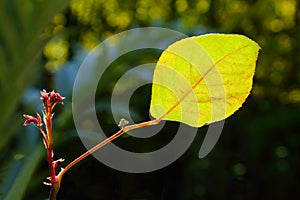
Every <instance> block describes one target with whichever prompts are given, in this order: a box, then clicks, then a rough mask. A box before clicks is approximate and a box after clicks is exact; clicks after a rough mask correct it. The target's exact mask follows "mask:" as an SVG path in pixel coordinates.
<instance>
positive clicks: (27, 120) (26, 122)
mask: <svg viewBox="0 0 300 200" xmlns="http://www.w3.org/2000/svg"><path fill="white" fill-rule="evenodd" d="M23 116H24V117H25V118H26V120H25V122H24V126H27V125H28V124H30V123H31V122H33V123H35V124H39V120H38V119H37V118H35V117H33V116H31V115H25V114H24V115H23Z"/></svg>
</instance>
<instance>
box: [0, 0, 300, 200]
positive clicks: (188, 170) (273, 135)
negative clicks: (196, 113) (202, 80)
mask: <svg viewBox="0 0 300 200" xmlns="http://www.w3.org/2000/svg"><path fill="white" fill-rule="evenodd" d="M299 7H300V5H299V3H298V1H296V0H282V1H278V0H259V1H258V0H249V1H243V0H199V1H192V0H137V1H133V0H122V1H121V0H119V1H118V0H106V1H105V0H92V1H87V0H73V1H59V0H53V1H45V0H31V1H21V0H3V1H1V2H0V44H1V46H0V111H1V112H0V138H1V139H0V150H1V151H0V160H1V165H0V192H1V193H0V199H1V198H3V199H13V200H16V199H44V198H46V197H47V196H48V192H49V188H48V187H47V186H44V185H43V184H42V182H43V181H45V178H46V177H47V176H48V171H47V163H46V159H45V150H44V149H43V147H42V141H41V137H40V134H39V133H38V131H37V129H36V128H35V127H34V126H29V127H26V128H25V127H23V126H22V124H23V121H24V119H23V117H22V114H23V113H28V114H34V112H35V111H40V110H41V102H40V100H39V90H41V89H47V90H52V89H53V88H54V89H55V90H56V91H57V92H60V93H61V94H62V95H63V96H66V101H65V106H57V108H56V113H55V122H54V127H55V130H54V134H55V143H56V145H55V158H60V157H63V158H65V159H66V161H65V163H68V162H70V161H72V159H74V158H76V157H77V156H78V155H80V154H81V153H82V152H84V151H85V148H84V147H83V145H82V143H81V142H80V140H79V138H78V136H77V133H76V130H75V127H74V124H73V119H72V108H71V92H72V84H73V82H72V81H73V79H74V76H75V74H76V71H77V69H78V67H79V65H80V63H81V62H82V60H83V59H84V57H85V56H86V55H87V54H88V52H89V51H91V50H92V49H93V48H94V47H96V45H97V44H99V43H100V42H101V41H103V40H104V39H106V38H108V37H109V36H112V35H114V34H116V33H119V32H122V31H124V30H128V29H131V28H137V27H145V26H156V27H164V28H170V29H173V30H177V31H180V32H182V33H184V34H187V35H189V36H193V35H199V34H203V33H210V32H218V33H219V32H221V33H239V34H244V35H246V36H248V37H250V38H252V39H254V40H255V41H257V42H258V43H259V45H260V46H261V47H262V51H261V52H260V55H259V59H258V65H257V70H256V74H255V78H254V87H253V90H252V92H251V95H250V96H249V98H248V99H247V101H246V102H245V103H244V105H243V107H242V108H241V109H240V110H239V111H238V112H236V113H235V114H234V115H233V116H231V117H230V118H228V119H227V120H226V122H225V127H224V130H223V132H222V135H221V137H220V139H219V141H218V143H217V145H216V146H215V147H214V149H213V150H212V151H211V152H210V154H209V155H208V156H206V157H205V158H203V159H199V158H198V157H197V155H198V151H199V148H200V145H201V143H202V141H203V137H204V135H205V133H206V129H207V127H202V128H200V129H199V131H198V132H199V133H198V135H197V137H196V139H195V140H194V142H193V144H192V146H191V147H190V148H189V149H188V151H187V152H185V154H184V155H183V156H182V157H181V158H180V159H178V160H177V161H176V162H174V163H173V164H171V165H169V166H168V167H166V168H163V169H161V170H158V171H155V172H150V173H144V174H130V173H124V172H119V171H116V170H113V169H111V168H109V167H106V166H104V165H103V164H101V163H100V162H98V161H97V160H96V159H94V158H93V157H89V158H87V159H86V160H84V161H82V162H81V163H79V164H78V165H76V166H75V167H74V168H72V169H71V170H70V171H69V172H68V173H67V174H66V175H65V177H64V178H63V181H62V187H61V189H60V192H59V195H58V199H299V196H300V192H299V188H300V183H299V179H300V172H299V169H300V158H299V154H298V153H299V152H300V136H299V134H300V131H299V128H300V123H299V122H300V117H299V110H300V87H299V83H300V70H299V65H300V44H299V40H300V34H299V33H300V26H299V22H300V9H299ZM145 39H146V38H145ZM160 53H161V52H159V51H155V50H144V51H140V52H133V53H130V54H128V55H125V56H123V57H122V58H120V59H118V60H117V61H116V62H114V63H113V64H112V65H111V66H110V68H109V70H111V72H107V75H106V76H105V77H104V78H103V80H101V83H104V85H105V87H103V85H102V86H101V87H98V90H97V97H96V100H97V105H98V109H97V114H98V115H99V116H101V122H100V123H101V124H102V125H103V126H104V129H105V131H106V132H107V135H111V134H113V133H114V132H115V131H116V130H118V127H117V125H115V124H114V123H115V122H114V121H113V118H112V115H111V111H110V109H109V106H110V104H109V102H110V95H111V93H112V89H113V86H114V83H115V82H117V81H118V78H119V77H120V76H121V75H122V74H124V73H125V72H126V71H127V70H129V69H130V68H131V67H133V66H137V65H139V64H145V63H148V62H156V61H157V59H158V57H159V55H160ZM150 94H151V86H150V85H148V86H144V87H142V88H140V89H139V90H137V91H136V92H135V94H134V98H132V99H133V100H132V101H131V103H130V109H131V112H132V115H133V116H134V117H133V118H134V120H135V121H136V122H142V121H145V120H148V119H149V117H148V116H149V114H148V110H149V103H150ZM177 127H178V124H177V123H174V122H168V123H167V126H166V127H165V129H164V130H163V131H162V132H161V133H160V134H159V135H158V136H155V137H154V138H149V139H136V138H133V137H129V136H124V137H121V138H119V139H118V140H117V141H116V143H117V144H118V145H120V146H122V147H123V148H127V149H131V150H132V151H137V152H143V151H147V150H149V149H155V147H157V146H159V145H163V144H166V143H167V142H168V141H170V140H172V137H173V136H174V132H175V131H176V128H177ZM172 134H173V135H172ZM187 134H188V133H187ZM65 163H64V164H62V166H65Z"/></svg>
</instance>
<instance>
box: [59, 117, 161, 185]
mask: <svg viewBox="0 0 300 200" xmlns="http://www.w3.org/2000/svg"><path fill="white" fill-rule="evenodd" d="M161 120H162V119H161V118H159V119H155V120H152V121H147V122H142V123H139V124H134V125H130V126H125V127H124V128H122V129H121V130H119V131H118V132H116V133H115V134H113V135H112V136H110V137H109V138H106V139H105V140H103V141H102V142H100V143H99V144H97V145H96V146H94V147H93V148H91V149H89V150H88V151H86V152H85V153H84V154H82V155H81V156H79V157H78V158H76V159H75V160H73V161H72V162H71V163H69V164H68V165H67V166H66V167H65V168H64V169H63V170H62V171H61V172H60V173H59V174H58V176H57V179H58V180H59V181H60V180H61V178H62V176H63V175H64V174H65V173H66V172H67V171H68V170H69V169H70V168H71V167H73V166H74V165H75V164H77V163H78V162H80V161H81V160H83V159H84V158H86V157H88V156H89V155H91V154H92V153H94V152H95V151H97V150H99V149H100V148H102V147H103V146H105V145H106V144H108V143H110V142H111V141H113V140H114V139H116V138H118V137H120V136H121V135H123V134H124V133H125V132H127V131H130V130H133V129H137V128H141V127H146V126H152V125H156V124H158V123H159V122H160V121H161Z"/></svg>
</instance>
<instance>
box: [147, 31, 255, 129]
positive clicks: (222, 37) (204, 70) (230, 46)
mask: <svg viewBox="0 0 300 200" xmlns="http://www.w3.org/2000/svg"><path fill="white" fill-rule="evenodd" d="M259 49H260V47H259V46H258V44H257V43H256V42H254V41H253V40H251V39H249V38H247V37H245V36H242V35H236V34H207V35H203V36H197V37H191V38H186V39H183V40H180V41H177V42H175V43H173V44H172V45H170V46H169V47H168V48H167V49H166V50H165V51H164V52H163V53H162V55H161V57H160V58H159V61H158V63H157V65H156V67H155V71H154V76H153V86H152V97H151V105H150V113H151V115H152V116H153V117H155V118H156V119H162V120H171V121H178V122H183V123H186V124H188V125H191V126H195V127H200V126H202V125H204V124H206V123H211V122H214V121H219V120H222V119H225V118H227V117H228V116H230V115H232V114H233V113H234V112H235V111H236V110H238V109H239V108H240V107H241V106H242V104H243V102H244V101H245V100H246V98H247V96H248V95H249V93H250V90H251V88H252V79H253V75H254V72H255V66H256V60H257V56H258V51H259Z"/></svg>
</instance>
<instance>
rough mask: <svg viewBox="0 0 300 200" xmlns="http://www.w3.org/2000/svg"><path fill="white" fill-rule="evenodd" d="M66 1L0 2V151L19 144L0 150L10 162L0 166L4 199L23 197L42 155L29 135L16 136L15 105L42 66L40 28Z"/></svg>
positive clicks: (42, 41) (45, 36)
mask: <svg viewBox="0 0 300 200" xmlns="http://www.w3.org/2000/svg"><path fill="white" fill-rule="evenodd" d="M67 3H68V2H67V1H63V2H61V1H19V0H15V1H6V0H5V1H1V3H0V25H1V27H2V28H1V32H0V37H1V39H0V44H1V46H0V56H1V58H0V66H1V67H0V76H1V78H0V81H1V85H0V96H1V104H0V110H1V115H0V137H1V140H0V151H1V152H6V149H9V148H11V145H12V144H13V143H16V144H18V145H20V146H18V147H17V148H16V149H15V151H14V152H11V153H10V154H8V155H3V154H1V158H0V159H1V163H3V164H4V163H6V166H9V168H6V169H5V168H2V169H1V171H5V175H6V176H5V175H4V177H5V179H4V180H2V181H1V186H2V189H1V191H2V193H4V194H5V196H6V194H8V195H7V198H6V199H14V200H16V199H22V197H23V195H24V191H25V189H26V187H27V186H28V183H29V181H30V179H31V175H32V174H33V171H34V170H35V168H36V166H37V164H38V162H39V160H40V158H41V151H40V149H39V148H36V147H35V146H36V144H35V143H32V141H31V143H30V142H28V143H24V141H27V140H32V139H33V138H32V136H31V135H27V134H24V133H23V135H18V136H16V133H17V130H19V129H20V128H21V126H20V125H21V124H22V122H21V119H20V118H21V116H22V115H21V113H19V111H18V110H17V108H18V107H19V105H20V103H21V100H22V97H23V95H24V92H25V90H26V89H27V88H28V87H30V86H31V85H32V84H33V83H34V82H35V81H36V80H37V79H38V77H39V75H40V74H41V72H42V70H43V68H42V65H41V62H40V61H41V60H40V57H41V52H42V48H43V46H44V44H45V39H46V38H47V35H45V34H43V31H44V29H45V28H46V27H47V26H48V24H49V23H50V22H52V20H53V17H54V16H55V15H56V14H57V13H58V12H59V11H61V10H62V9H63V8H64V7H65V6H66V5H67ZM20 134H21V133H20ZM27 137H29V138H27ZM21 144H22V145H21ZM30 144H32V145H30ZM4 166H5V165H4Z"/></svg>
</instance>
